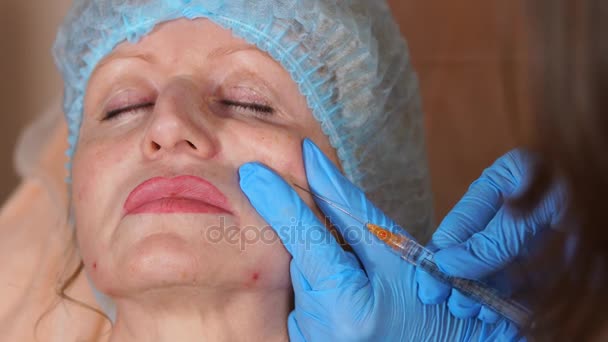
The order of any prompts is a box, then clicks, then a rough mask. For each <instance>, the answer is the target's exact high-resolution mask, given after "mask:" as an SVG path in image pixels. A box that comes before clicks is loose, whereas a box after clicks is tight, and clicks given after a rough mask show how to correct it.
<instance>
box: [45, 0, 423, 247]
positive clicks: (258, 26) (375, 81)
mask: <svg viewBox="0 0 608 342" xmlns="http://www.w3.org/2000/svg"><path fill="white" fill-rule="evenodd" d="M177 18H188V19H194V18H207V19H209V20H211V21H213V22H214V23H216V24H218V25H220V26H222V27H224V28H226V29H229V30H231V31H232V33H233V34H234V35H235V36H238V37H240V38H243V39H244V40H246V41H248V42H249V43H251V44H254V45H256V46H257V47H258V48H259V49H261V50H263V51H266V52H268V53H269V54H270V55H271V56H272V57H273V58H274V59H276V60H277V61H278V62H279V63H280V64H281V65H282V66H283V67H284V68H285V69H286V70H287V71H288V72H289V74H290V75H291V77H292V78H293V80H294V81H295V82H296V83H297V84H298V86H299V90H300V92H301V93H302V94H303V95H304V96H305V97H306V100H307V103H308V106H309V107H310V109H311V111H312V113H313V115H314V117H315V118H316V119H317V120H318V122H319V123H320V125H321V128H322V130H323V132H324V133H325V134H326V135H327V136H328V137H329V141H330V143H331V145H332V146H333V147H334V148H335V149H336V151H337V155H338V157H339V159H340V162H341V164H342V168H343V170H344V173H345V175H346V176H347V177H348V178H349V179H350V180H351V181H352V182H353V183H355V184H356V185H358V186H359V187H361V188H362V189H363V190H364V191H365V193H366V194H367V195H368V197H369V198H370V199H371V200H372V201H373V202H374V203H375V204H376V205H377V206H378V207H379V208H381V209H382V210H384V211H385V212H386V213H387V214H388V215H389V216H390V217H392V218H393V219H394V220H395V221H396V222H397V223H398V224H400V225H401V226H403V227H405V228H406V229H407V230H408V231H409V232H410V233H412V234H413V235H414V236H416V237H417V238H419V239H421V240H425V239H427V238H428V236H429V234H430V232H431V216H432V206H431V195H430V185H429V181H428V169H427V163H426V151H425V145H424V130H423V125H422V112H421V109H420V99H419V94H418V84H417V79H416V75H415V73H414V71H413V70H412V67H411V64H410V63H409V55H408V51H407V47H406V43H405V41H404V40H403V38H402V36H401V34H400V32H399V28H398V26H397V24H396V23H395V21H394V20H393V18H392V15H391V12H390V9H389V8H388V6H387V4H386V3H385V2H384V1H381V0H257V1H256V0H75V1H74V4H73V6H72V8H71V10H70V12H69V13H68V16H67V18H66V19H65V22H64V24H63V25H62V26H61V28H60V30H59V33H58V35H57V40H56V42H55V45H54V50H53V52H54V56H55V61H56V64H57V66H58V68H59V69H60V71H61V73H62V74H63V78H64V81H65V89H64V110H65V116H66V120H67V124H68V127H69V150H68V151H67V154H68V156H69V157H70V159H71V157H72V155H73V153H74V151H75V149H76V147H77V143H78V134H79V129H80V125H81V122H82V114H83V98H84V93H85V90H86V86H87V82H88V79H89V77H90V75H91V73H92V71H93V69H94V68H95V66H96V65H97V63H99V62H100V60H101V59H103V58H104V56H106V55H107V54H108V53H110V52H111V51H112V50H113V49H114V48H115V47H116V45H118V44H119V43H121V42H124V41H130V42H137V41H138V40H139V39H141V38H142V37H143V36H145V35H146V34H148V33H149V32H150V31H152V29H153V28H154V27H155V26H156V25H158V24H160V23H163V22H167V21H170V20H173V19H177ZM67 168H68V169H71V166H70V164H68V165H67ZM68 182H69V178H68Z"/></svg>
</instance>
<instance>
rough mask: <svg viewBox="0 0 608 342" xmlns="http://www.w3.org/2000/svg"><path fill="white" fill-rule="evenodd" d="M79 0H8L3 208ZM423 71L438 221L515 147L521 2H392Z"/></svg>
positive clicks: (1, 119)
mask: <svg viewBox="0 0 608 342" xmlns="http://www.w3.org/2000/svg"><path fill="white" fill-rule="evenodd" d="M69 3H70V0H53V1H23V0H0V27H1V29H0V44H1V46H2V53H1V55H0V75H2V78H1V79H0V100H1V103H2V106H1V107H0V108H2V115H1V116H0V142H1V143H0V163H1V165H2V168H1V169H0V200H1V201H4V199H6V198H7V197H8V196H9V195H10V193H11V192H12V190H13V189H14V188H15V187H16V185H17V184H18V178H17V175H16V173H15V170H14V167H13V159H12V158H13V157H12V154H13V150H14V147H15V143H16V139H17V137H18V133H19V132H20V131H21V129H22V128H23V127H24V126H25V125H26V124H27V123H28V122H29V121H30V120H32V118H34V117H35V116H36V115H38V114H39V113H41V112H42V111H43V110H44V109H45V108H46V107H48V106H49V105H50V104H51V103H52V102H53V100H55V99H56V98H57V97H59V96H60V94H61V81H60V78H59V75H58V73H57V72H56V71H55V68H54V65H53V61H52V58H51V55H50V48H51V45H52V42H53V39H54V35H55V30H56V28H57V25H58V24H59V23H60V22H61V20H62V18H63V15H64V14H65V13H66V11H67V8H68V6H69ZM389 3H390V5H391V7H392V8H393V11H394V13H395V16H396V17H397V19H398V21H399V23H400V25H401V28H402V32H403V33H404V35H405V36H406V38H407V39H408V41H409V45H410V51H411V55H412V59H413V63H414V65H415V67H416V69H417V70H418V72H419V78H420V84H421V91H422V96H423V105H424V110H425V115H426V129H427V140H428V149H429V161H430V166H431V176H432V181H433V191H434V194H435V203H436V216H437V218H438V219H439V218H440V217H442V216H443V215H444V214H445V213H446V212H447V210H448V209H449V208H450V207H451V206H452V205H453V204H454V203H455V202H456V201H457V200H458V198H460V196H461V195H462V193H463V192H464V191H465V190H466V188H467V186H468V184H469V183H470V182H471V181H473V180H474V179H475V178H476V177H477V176H478V175H479V173H480V172H481V170H482V169H483V168H484V167H486V166H488V165H489V164H490V163H491V162H492V161H493V160H494V159H495V158H496V157H498V156H500V155H501V154H503V153H504V152H506V151H507V150H509V149H510V148H511V147H513V146H514V139H513V135H512V134H511V128H510V127H511V125H510V122H509V116H508V114H507V113H506V112H505V110H504V108H505V105H504V97H503V92H502V88H501V84H502V76H503V75H502V74H501V72H500V70H501V69H500V67H499V66H500V64H499V63H500V58H499V56H500V53H502V52H504V49H503V47H504V44H503V42H504V31H505V28H507V31H509V32H515V33H516V34H519V35H520V36H518V37H519V38H523V36H521V32H520V31H521V26H522V25H521V24H522V23H521V19H522V17H521V13H520V8H519V7H518V5H517V4H518V2H517V1H500V2H499V1H487V0H459V1H446V0H389Z"/></svg>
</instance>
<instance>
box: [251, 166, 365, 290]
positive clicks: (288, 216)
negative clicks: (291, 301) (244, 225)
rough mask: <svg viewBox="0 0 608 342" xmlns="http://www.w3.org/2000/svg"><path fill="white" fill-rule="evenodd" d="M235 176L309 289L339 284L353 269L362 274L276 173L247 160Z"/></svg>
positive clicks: (347, 279)
mask: <svg viewBox="0 0 608 342" xmlns="http://www.w3.org/2000/svg"><path fill="white" fill-rule="evenodd" d="M239 176H240V186H241V189H242V190H243V192H244V193H245V195H246V196H247V197H248V198H249V201H250V202H251V204H252V205H253V207H254V208H255V209H256V210H257V212H258V213H259V214H260V216H262V218H263V219H264V220H265V221H266V222H267V223H268V224H269V225H270V226H271V227H272V228H273V229H274V230H275V231H276V232H277V234H278V235H279V237H280V238H281V241H282V242H283V245H284V246H285V248H286V249H287V251H289V253H290V254H291V255H292V257H293V261H294V262H295V263H296V265H297V266H298V269H300V270H301V271H302V273H303V274H304V276H305V277H306V280H307V281H308V283H309V284H310V286H311V287H312V288H313V289H316V290H319V289H324V288H328V287H329V288H333V287H340V286H342V285H343V284H342V283H341V282H344V281H349V280H350V277H349V276H350V275H351V274H352V273H353V272H355V273H356V272H360V273H361V274H364V272H363V271H362V270H361V269H360V267H359V265H358V264H357V263H356V262H355V260H354V259H353V258H352V257H351V256H349V255H347V254H346V253H347V252H346V251H344V250H343V249H342V247H341V246H340V245H339V244H338V242H337V241H336V240H335V238H334V237H333V236H332V235H331V233H330V232H329V230H328V229H327V228H326V227H325V226H324V225H323V224H322V223H321V222H319V220H318V219H317V217H316V216H315V215H314V213H313V212H312V211H311V210H310V208H309V207H308V206H307V205H306V203H304V202H303V201H302V199H301V198H300V197H299V196H298V194H297V193H296V192H295V191H294V190H293V189H292V188H291V187H290V186H289V185H288V184H287V183H286V182H285V181H284V180H283V179H282V178H281V177H280V176H279V175H277V174H276V173H274V172H273V171H271V170H270V169H268V168H267V167H265V166H263V165H262V164H259V163H247V164H244V165H243V166H241V167H240V168H239ZM298 229H300V230H301V231H298V232H296V234H293V233H294V231H293V230H298ZM302 237H303V238H302Z"/></svg>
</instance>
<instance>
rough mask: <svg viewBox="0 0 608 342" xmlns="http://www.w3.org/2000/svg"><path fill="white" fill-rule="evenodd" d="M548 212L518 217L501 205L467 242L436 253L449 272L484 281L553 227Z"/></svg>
mask: <svg viewBox="0 0 608 342" xmlns="http://www.w3.org/2000/svg"><path fill="white" fill-rule="evenodd" d="M542 212H543V213H544V215H540V214H538V215H534V216H533V219H532V218H531V217H518V216H514V215H513V214H512V213H510V210H509V209H508V208H506V207H505V208H501V209H500V210H499V212H498V213H497V214H496V216H495V217H494V218H493V219H492V220H491V222H490V223H489V224H488V226H487V228H486V229H485V230H483V231H481V232H478V233H476V234H474V235H473V236H471V238H470V239H468V240H467V241H466V242H464V243H462V244H460V245H456V246H453V247H449V248H446V249H442V250H440V251H438V252H436V253H435V257H434V258H435V262H436V263H437V265H438V266H439V268H440V269H441V270H442V271H444V272H445V273H447V274H449V275H453V276H457V277H463V278H468V279H474V280H480V279H483V278H485V277H486V276H488V275H490V274H492V273H494V272H496V271H499V270H501V269H503V268H504V267H505V266H506V265H507V264H509V263H510V262H511V261H512V260H513V259H514V258H515V257H517V256H518V255H519V254H520V252H521V251H522V249H523V248H525V246H526V245H527V244H528V243H529V241H530V240H531V239H532V238H533V237H534V236H536V235H537V234H538V233H539V232H540V231H542V230H543V229H546V228H547V227H549V226H550V224H551V221H552V220H553V215H552V213H551V211H548V210H543V211H542Z"/></svg>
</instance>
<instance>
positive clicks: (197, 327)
mask: <svg viewBox="0 0 608 342" xmlns="http://www.w3.org/2000/svg"><path fill="white" fill-rule="evenodd" d="M114 300H115V302H116V307H117V315H116V323H115V324H114V328H113V330H112V335H111V337H110V341H111V342H122V341H151V342H163V341H184V342H187V341H287V340H288V335H287V316H288V314H289V311H290V310H291V307H290V303H291V293H290V292H289V291H286V290H284V289H281V290H276V289H275V290H269V289H263V290H262V289H256V290H233V291H226V290H225V289H224V290H220V289H204V288H193V287H185V286H179V287H171V288H163V289H154V290H148V291H145V292H142V293H139V294H137V295H136V296H130V297H128V298H115V299H114Z"/></svg>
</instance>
